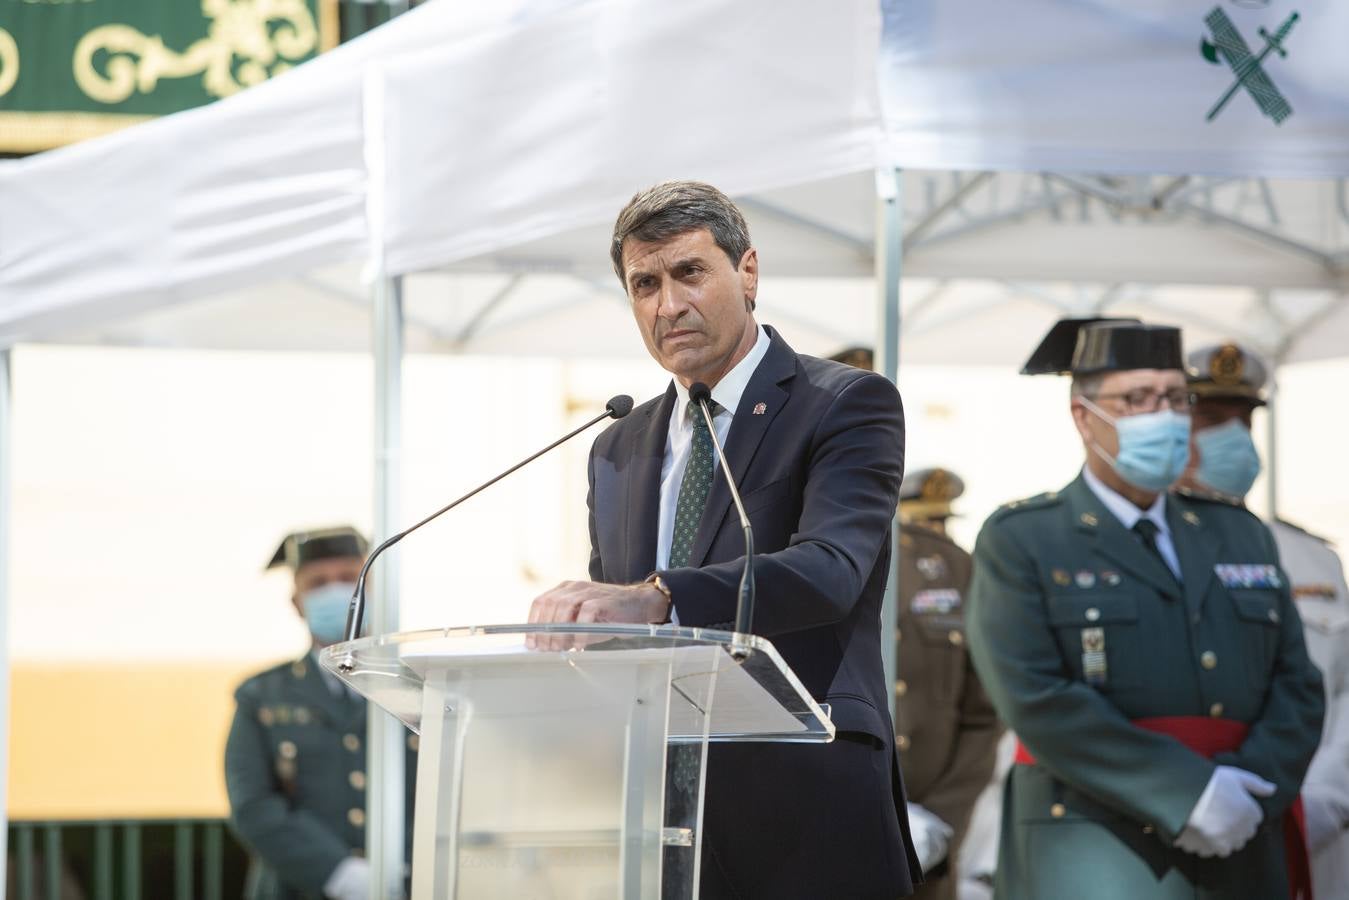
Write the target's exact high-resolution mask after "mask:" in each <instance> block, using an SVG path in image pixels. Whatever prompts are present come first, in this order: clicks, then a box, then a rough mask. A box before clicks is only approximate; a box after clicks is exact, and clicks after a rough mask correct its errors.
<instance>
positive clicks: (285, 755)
mask: <svg viewBox="0 0 1349 900" xmlns="http://www.w3.org/2000/svg"><path fill="white" fill-rule="evenodd" d="M276 752H277V753H279V754H281V758H282V759H294V758H295V755H296V754H297V753H298V752H299V751H297V750H296V749H295V743H294V742H293V741H282V742H281V743H280V744H278V745H277V747H276Z"/></svg>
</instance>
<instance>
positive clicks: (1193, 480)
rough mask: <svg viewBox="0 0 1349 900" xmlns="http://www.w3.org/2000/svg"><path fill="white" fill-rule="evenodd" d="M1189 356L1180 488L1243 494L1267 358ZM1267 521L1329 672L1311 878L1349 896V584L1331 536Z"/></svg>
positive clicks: (1229, 350)
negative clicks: (1186, 461) (1187, 437)
mask: <svg viewBox="0 0 1349 900" xmlns="http://www.w3.org/2000/svg"><path fill="white" fill-rule="evenodd" d="M1187 362H1188V363H1189V366H1190V371H1189V380H1190V389H1191V390H1192V391H1194V393H1195V404H1194V413H1193V416H1192V418H1193V423H1194V424H1193V428H1192V432H1191V441H1190V465H1189V467H1188V468H1187V469H1186V472H1185V477H1184V478H1182V479H1181V482H1180V484H1179V486H1178V487H1177V491H1178V492H1179V493H1182V494H1185V495H1187V496H1208V497H1212V498H1214V499H1218V500H1223V501H1226V502H1230V503H1233V504H1238V505H1240V504H1244V502H1245V497H1246V493H1247V492H1248V491H1249V490H1250V488H1251V485H1252V483H1254V481H1255V479H1256V477H1257V476H1258V475H1259V474H1260V455H1259V453H1258V452H1257V451H1256V449H1255V442H1254V441H1252V440H1251V419H1252V414H1253V413H1254V411H1255V409H1257V408H1258V407H1261V406H1264V405H1265V404H1266V400H1265V382H1266V380H1267V377H1268V376H1267V372H1266V368H1265V365H1264V363H1263V362H1262V361H1261V359H1260V358H1259V357H1258V356H1256V355H1255V354H1253V353H1251V352H1250V351H1249V350H1247V349H1245V348H1243V347H1241V346H1240V345H1238V344H1235V343H1232V342H1230V341H1229V342H1227V343H1223V344H1216V345H1214V346H1211V347H1205V348H1203V349H1200V350H1196V351H1194V352H1193V353H1191V354H1190V356H1189V358H1188V360H1187ZM1266 524H1267V525H1268V526H1269V530H1270V532H1272V533H1273V535H1274V541H1275V543H1276V544H1277V545H1278V548H1279V559H1280V560H1281V562H1282V564H1283V569H1284V571H1285V572H1286V573H1287V575H1288V580H1289V582H1290V587H1291V590H1292V594H1293V600H1294V601H1295V603H1296V604H1297V608H1298V612H1299V613H1300V614H1301V616H1302V625H1303V630H1304V636H1305V638H1306V641H1307V652H1308V653H1309V654H1310V655H1311V658H1312V661H1313V662H1314V663H1316V665H1317V666H1318V667H1319V668H1320V669H1321V671H1322V673H1323V674H1324V676H1325V687H1326V719H1325V727H1324V729H1323V731H1322V734H1321V745H1320V747H1319V748H1318V749H1317V751H1316V755H1315V756H1314V757H1313V758H1312V763H1311V768H1310V769H1308V771H1307V778H1306V781H1305V783H1304V784H1303V786H1302V801H1303V806H1304V809H1305V812H1306V816H1305V817H1306V823H1307V842H1308V845H1309V848H1310V850H1311V854H1312V887H1313V889H1314V892H1315V894H1316V897H1317V900H1349V587H1346V585H1345V579H1344V567H1343V565H1342V564H1341V562H1340V558H1339V555H1338V554H1337V553H1336V552H1335V550H1334V548H1332V547H1331V546H1330V544H1329V543H1328V542H1327V541H1326V540H1324V539H1323V538H1319V537H1316V536H1315V535H1312V534H1309V533H1308V532H1306V531H1304V530H1303V529H1301V528H1299V527H1297V526H1296V525H1292V524H1290V523H1288V522H1284V521H1282V520H1279V519H1274V520H1272V521H1268V522H1267V523H1266Z"/></svg>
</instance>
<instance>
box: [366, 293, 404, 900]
mask: <svg viewBox="0 0 1349 900" xmlns="http://www.w3.org/2000/svg"><path fill="white" fill-rule="evenodd" d="M373 300H374V351H375V473H374V474H375V485H374V499H375V509H374V535H373V537H374V540H375V542H379V541H382V540H384V539H385V538H387V537H389V536H390V535H392V534H393V533H394V532H396V531H397V530H398V529H399V527H400V524H399V523H400V515H399V496H400V492H401V490H402V451H403V446H402V445H403V427H402V412H403V379H402V373H403V280H402V278H401V277H398V278H389V277H387V276H385V275H384V274H383V273H381V274H380V277H379V278H378V279H376V281H375V284H374V297H373ZM373 574H374V576H375V585H374V586H375V593H374V597H373V598H372V602H371V605H370V616H369V618H368V621H369V622H370V633H371V634H389V633H391V632H394V631H397V630H398V607H399V590H398V586H399V559H398V549H397V548H394V549H392V550H390V552H389V553H387V554H385V555H384V557H383V558H381V559H380V561H379V565H377V566H376V567H375V568H374V570H373ZM367 709H368V715H367V724H366V747H367V756H366V767H367V779H366V788H367V793H366V823H365V858H366V859H367V860H369V861H370V878H371V888H370V892H371V896H372V897H401V896H403V894H404V874H405V873H404V871H403V866H404V862H403V860H404V840H405V835H404V831H405V820H404V815H405V810H404V805H405V804H404V785H405V779H406V777H407V772H405V771H404V769H405V766H404V759H405V747H406V746H407V743H406V742H407V739H408V731H407V729H406V728H404V727H403V724H402V723H401V722H399V721H398V720H397V719H395V718H394V717H393V716H391V715H389V714H388V713H387V712H385V711H383V710H382V709H380V708H379V707H377V706H376V705H375V704H373V703H370V704H368V705H367Z"/></svg>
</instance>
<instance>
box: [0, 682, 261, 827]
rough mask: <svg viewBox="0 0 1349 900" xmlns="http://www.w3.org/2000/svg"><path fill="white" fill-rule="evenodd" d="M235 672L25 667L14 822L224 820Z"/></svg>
mask: <svg viewBox="0 0 1349 900" xmlns="http://www.w3.org/2000/svg"><path fill="white" fill-rule="evenodd" d="M246 674H247V672H246V671H245V670H244V669H242V668H241V667H239V666H229V665H217V666H191V665H183V664H179V665H148V666H142V667H134V668H133V667H128V666H123V665H116V664H113V665H101V666H100V665H83V666H77V665H63V666H35V665H19V666H16V667H15V669H14V672H13V681H12V684H11V691H12V693H11V704H12V705H11V710H10V716H11V718H10V754H9V815H10V817H11V818H14V819H47V818H58V819H83V818H118V817H124V816H125V817H136V818H153V817H178V816H182V817H193V816H203V817H209V816H223V815H226V814H227V813H228V811H229V806H228V803H227V801H226V799H225V778H224V773H223V769H222V759H223V756H224V748H225V735H226V734H227V733H228V731H229V722H230V717H231V716H232V715H233V712H234V699H233V692H234V686H235V685H236V684H237V683H238V682H239V681H240V680H241V679H242V678H243V677H244V676H245V675H246Z"/></svg>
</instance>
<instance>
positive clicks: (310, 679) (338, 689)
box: [225, 527, 417, 900]
mask: <svg viewBox="0 0 1349 900" xmlns="http://www.w3.org/2000/svg"><path fill="white" fill-rule="evenodd" d="M366 549H367V544H366V540H365V538H364V537H362V536H361V535H360V533H359V532H357V531H356V530H355V529H353V528H348V527H340V528H325V529H318V530H312V531H302V532H296V533H294V534H291V535H288V536H287V537H286V539H285V540H284V541H282V542H281V546H280V547H278V548H277V550H276V553H275V554H274V555H273V557H272V560H271V562H270V563H269V564H268V566H267V568H269V569H272V568H280V567H285V568H287V569H289V570H290V571H291V574H292V576H293V579H294V589H293V592H292V594H291V603H292V604H293V605H294V607H295V611H296V612H297V613H298V614H299V615H300V616H301V617H302V618H303V619H304V620H305V623H306V625H307V626H308V628H309V634H310V648H309V649H308V651H307V652H306V653H305V654H304V655H303V656H301V657H300V658H299V659H297V660H295V661H293V662H287V663H283V664H281V665H279V666H276V667H274V668H271V669H268V670H267V671H265V672H262V673H260V674H257V675H254V676H253V677H251V678H249V679H248V680H246V681H245V682H244V683H243V684H242V685H240V686H239V688H238V690H237V691H235V694H234V697H235V700H236V702H237V704H238V705H237V708H236V711H235V714H234V722H233V724H232V725H231V726H230V734H229V740H228V742H227V743H226V747H225V784H226V788H227V790H228V793H229V800H230V818H231V823H232V824H233V826H234V829H235V831H236V832H237V833H238V834H239V836H240V837H241V838H242V839H243V842H244V843H245V844H246V845H247V846H248V847H249V848H250V849H251V850H252V852H253V866H252V869H251V870H250V872H249V878H248V890H247V896H248V897H250V898H269V900H270V898H278V900H282V898H284V900H300V898H320V897H326V898H332V900H357V898H360V900H366V898H368V897H369V896H370V890H371V885H370V875H369V867H368V865H367V863H366V861H365V860H364V859H363V858H362V857H363V854H364V849H365V816H366V812H365V810H366V798H365V787H366V754H365V731H366V704H365V700H364V699H362V698H361V697H359V696H358V695H356V694H355V693H354V692H353V691H351V690H350V689H349V688H347V687H346V686H345V685H343V684H342V682H340V681H339V680H338V679H337V678H336V677H335V676H333V675H331V674H330V673H328V672H326V671H324V670H323V669H322V668H321V667H320V666H319V664H318V658H317V652H318V650H320V649H322V648H323V647H325V646H327V645H328V644H332V643H336V642H338V641H340V640H342V636H343V628H344V627H345V624H346V614H347V606H348V604H349V603H350V601H351V595H352V592H353V591H354V590H355V581H356V578H357V576H358V575H359V573H360V570H361V564H362V562H363V560H364V557H365V553H366ZM415 740H416V738H415V736H411V735H410V736H409V741H408V760H407V769H406V771H407V775H408V777H407V806H406V809H407V814H408V828H407V830H406V832H405V834H406V835H407V838H408V842H409V843H408V847H409V849H410V847H411V835H412V830H411V814H412V786H413V778H412V775H413V773H415V772H416V771H417V767H416V757H415V750H416V744H415Z"/></svg>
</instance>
